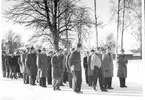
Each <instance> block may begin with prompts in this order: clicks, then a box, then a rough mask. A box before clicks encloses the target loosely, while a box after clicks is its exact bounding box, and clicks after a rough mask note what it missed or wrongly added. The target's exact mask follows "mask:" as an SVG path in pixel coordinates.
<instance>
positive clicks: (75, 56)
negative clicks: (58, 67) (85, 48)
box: [69, 51, 82, 71]
mask: <svg viewBox="0 0 145 100" xmlns="http://www.w3.org/2000/svg"><path fill="white" fill-rule="evenodd" d="M69 63H70V64H69V65H70V66H71V71H82V69H81V55H80V52H77V51H73V52H72V53H71V55H70V59H69Z"/></svg>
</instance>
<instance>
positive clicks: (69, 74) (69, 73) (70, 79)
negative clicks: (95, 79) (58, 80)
mask: <svg viewBox="0 0 145 100" xmlns="http://www.w3.org/2000/svg"><path fill="white" fill-rule="evenodd" d="M68 82H69V87H70V88H72V73H71V72H68Z"/></svg>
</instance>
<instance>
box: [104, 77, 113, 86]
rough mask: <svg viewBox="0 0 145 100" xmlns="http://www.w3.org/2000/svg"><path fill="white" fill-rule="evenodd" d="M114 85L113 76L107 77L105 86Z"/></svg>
mask: <svg viewBox="0 0 145 100" xmlns="http://www.w3.org/2000/svg"><path fill="white" fill-rule="evenodd" d="M111 87H112V77H105V88H111Z"/></svg>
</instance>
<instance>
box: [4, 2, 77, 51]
mask: <svg viewBox="0 0 145 100" xmlns="http://www.w3.org/2000/svg"><path fill="white" fill-rule="evenodd" d="M13 1H16V3H15V4H14V6H13V7H12V8H10V9H9V10H7V11H5V15H6V17H7V18H8V19H10V20H13V21H14V23H18V24H24V25H25V26H26V27H32V28H35V29H36V31H37V34H35V35H34V36H33V38H34V37H41V36H45V37H48V38H47V39H48V40H49V41H50V43H51V44H52V45H53V46H54V48H55V49H56V50H57V49H59V42H61V41H62V40H63V39H64V37H63V36H64V34H65V32H66V31H71V30H72V29H73V28H75V27H76V25H78V22H77V21H75V17H76V16H75V12H76V11H77V7H78V6H76V3H77V2H78V0H13ZM66 12H67V19H66V17H65V16H66ZM65 20H67V22H66V21H65ZM66 26H67V27H66Z"/></svg>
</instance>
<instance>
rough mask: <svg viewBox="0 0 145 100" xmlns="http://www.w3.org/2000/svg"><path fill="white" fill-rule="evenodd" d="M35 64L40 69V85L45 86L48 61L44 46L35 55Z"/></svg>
mask: <svg viewBox="0 0 145 100" xmlns="http://www.w3.org/2000/svg"><path fill="white" fill-rule="evenodd" d="M37 66H38V68H39V69H40V86H42V87H46V77H47V68H48V61H47V55H46V49H45V48H43V50H42V53H40V54H38V55H37Z"/></svg>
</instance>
